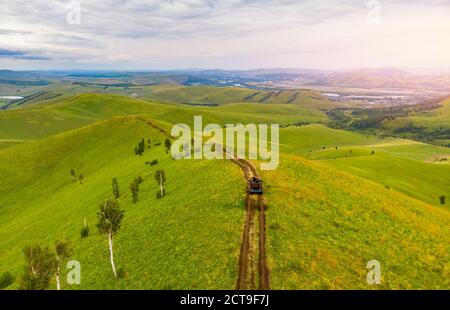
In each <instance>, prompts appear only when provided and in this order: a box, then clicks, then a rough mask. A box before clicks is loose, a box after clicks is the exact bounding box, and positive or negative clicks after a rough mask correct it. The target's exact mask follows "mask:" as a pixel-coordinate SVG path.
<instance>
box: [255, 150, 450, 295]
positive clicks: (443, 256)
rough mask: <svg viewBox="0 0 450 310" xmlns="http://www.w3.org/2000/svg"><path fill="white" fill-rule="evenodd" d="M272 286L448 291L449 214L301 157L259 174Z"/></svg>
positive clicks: (284, 157) (449, 266)
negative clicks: (375, 275) (373, 278)
mask: <svg viewBox="0 0 450 310" xmlns="http://www.w3.org/2000/svg"><path fill="white" fill-rule="evenodd" d="M263 177H264V180H265V184H266V199H267V203H268V208H269V209H268V212H267V219H268V231H267V235H268V242H269V249H268V255H269V262H270V269H271V280H272V287H273V288H276V289H372V288H374V287H371V286H369V285H368V284H367V282H366V275H367V272H368V270H367V269H366V264H367V262H368V261H370V260H373V259H376V260H378V261H379V262H380V263H381V268H382V284H381V285H380V286H377V287H375V288H378V289H424V288H427V289H448V287H449V285H450V282H449V279H450V277H449V271H450V264H449V261H450V260H449V250H450V248H449V244H450V231H449V227H450V226H449V224H450V212H449V210H448V209H445V208H440V207H435V206H431V205H428V204H426V203H421V202H419V201H417V200H415V199H411V198H408V197H406V196H405V195H402V194H399V193H398V192H396V191H393V190H387V189H385V188H384V187H383V186H382V185H379V184H376V183H373V182H370V181H366V180H364V179H362V178H359V177H355V176H352V175H350V174H348V173H344V172H339V171H337V170H335V169H333V168H330V167H326V166H324V165H323V164H321V163H317V162H311V161H308V160H305V159H302V158H300V157H295V156H282V157H281V166H280V168H279V169H278V170H275V171H270V172H265V173H263Z"/></svg>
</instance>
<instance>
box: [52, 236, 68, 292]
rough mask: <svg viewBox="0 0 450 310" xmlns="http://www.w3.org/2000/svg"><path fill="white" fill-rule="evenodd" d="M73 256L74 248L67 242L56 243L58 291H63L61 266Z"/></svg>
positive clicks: (59, 241)
mask: <svg viewBox="0 0 450 310" xmlns="http://www.w3.org/2000/svg"><path fill="white" fill-rule="evenodd" d="M70 255H72V247H71V244H70V242H69V241H67V240H57V241H55V261H56V266H55V278H56V289H57V290H58V291H59V290H60V289H61V281H60V275H61V265H62V262H63V261H64V260H65V259H67V258H68V257H69V256H70Z"/></svg>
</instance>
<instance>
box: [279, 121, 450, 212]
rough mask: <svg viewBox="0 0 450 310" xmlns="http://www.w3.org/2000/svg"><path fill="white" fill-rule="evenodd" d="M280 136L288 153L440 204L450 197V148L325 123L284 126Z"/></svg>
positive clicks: (283, 147)
mask: <svg viewBox="0 0 450 310" xmlns="http://www.w3.org/2000/svg"><path fill="white" fill-rule="evenodd" d="M280 137H281V138H280V139H281V142H280V143H281V149H282V150H283V151H285V152H287V153H291V154H298V155H302V156H304V157H305V158H308V159H312V160H321V161H323V162H324V163H326V164H327V165H330V166H332V167H334V168H337V169H339V170H342V171H346V172H350V173H352V174H354V175H357V176H361V177H364V178H367V179H370V180H373V181H375V182H377V183H380V184H381V185H384V186H389V187H391V188H392V189H395V190H398V191H400V192H402V193H404V194H406V195H408V196H411V197H415V198H417V199H420V200H422V201H424V202H427V203H430V204H434V205H438V204H439V197H440V196H442V195H444V196H447V197H450V179H449V178H448V175H450V165H449V164H448V162H449V161H448V160H447V161H442V162H440V161H439V159H440V158H442V157H446V158H447V157H450V156H449V154H450V151H449V149H448V148H444V147H439V146H434V145H429V144H425V143H420V142H415V141H411V140H403V139H394V138H386V139H379V138H376V137H374V136H366V135H362V134H359V133H353V132H348V131H344V130H335V129H330V128H327V127H324V126H322V125H310V126H304V127H298V128H295V127H293V128H287V129H283V130H282V132H281V134H280ZM372 151H374V154H373V155H372Z"/></svg>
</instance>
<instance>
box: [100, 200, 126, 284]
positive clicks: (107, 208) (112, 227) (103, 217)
mask: <svg viewBox="0 0 450 310" xmlns="http://www.w3.org/2000/svg"><path fill="white" fill-rule="evenodd" d="M123 213H124V212H123V211H122V210H120V208H119V203H118V202H117V200H115V199H108V200H107V201H105V203H103V204H102V205H101V206H100V211H99V212H98V213H97V215H98V224H97V228H98V231H99V232H100V233H102V234H105V235H107V236H108V242H109V254H110V260H111V267H112V271H113V273H114V276H115V277H116V278H117V272H116V265H115V264H114V251H113V238H114V235H116V234H117V232H118V231H119V229H120V225H121V223H122V220H123Z"/></svg>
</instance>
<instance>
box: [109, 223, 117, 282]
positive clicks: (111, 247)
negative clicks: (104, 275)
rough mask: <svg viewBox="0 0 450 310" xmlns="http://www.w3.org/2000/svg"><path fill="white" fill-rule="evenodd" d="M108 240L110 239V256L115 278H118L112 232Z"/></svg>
mask: <svg viewBox="0 0 450 310" xmlns="http://www.w3.org/2000/svg"><path fill="white" fill-rule="evenodd" d="M108 239H109V254H110V257H111V267H112V270H113V273H114V276H115V277H116V278H117V273H116V265H114V253H113V238H112V232H111V231H110V232H109V234H108Z"/></svg>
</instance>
